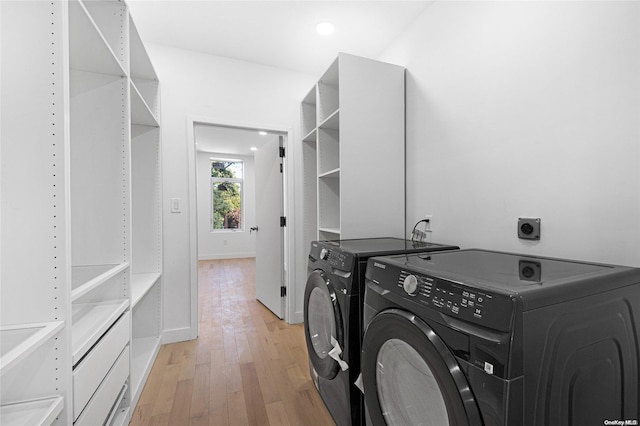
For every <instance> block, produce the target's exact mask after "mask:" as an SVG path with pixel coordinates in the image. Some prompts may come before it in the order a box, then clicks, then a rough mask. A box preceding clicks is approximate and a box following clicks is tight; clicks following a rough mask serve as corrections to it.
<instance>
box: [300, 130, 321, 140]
mask: <svg viewBox="0 0 640 426" xmlns="http://www.w3.org/2000/svg"><path fill="white" fill-rule="evenodd" d="M317 133H318V129H313V130H312V131H310V132H309V133H308V134H307V136H305V137H303V138H302V142H315V141H316V134H317Z"/></svg>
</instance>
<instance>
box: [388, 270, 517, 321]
mask: <svg viewBox="0 0 640 426" xmlns="http://www.w3.org/2000/svg"><path fill="white" fill-rule="evenodd" d="M397 286H398V288H399V289H401V291H402V292H403V293H404V294H405V295H407V296H409V297H410V298H415V299H414V301H415V302H418V303H420V304H423V305H427V306H430V307H433V308H436V309H437V310H439V311H441V312H443V313H445V314H447V315H450V316H454V317H458V318H460V319H462V320H465V321H470V322H474V323H478V324H483V325H486V326H490V327H492V328H497V329H505V328H508V327H509V325H510V322H511V313H512V309H513V304H512V302H511V300H510V298H508V297H506V296H504V295H496V294H492V293H490V292H487V291H484V290H480V289H477V288H472V287H469V286H466V285H463V284H459V283H455V282H453V281H447V280H444V279H441V278H437V277H432V276H428V275H421V274H415V273H411V272H408V271H404V270H402V271H401V272H400V276H399V277H398V284H397Z"/></svg>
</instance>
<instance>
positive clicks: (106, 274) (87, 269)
mask: <svg viewBox="0 0 640 426" xmlns="http://www.w3.org/2000/svg"><path fill="white" fill-rule="evenodd" d="M128 267H129V262H124V263H117V264H107V265H82V266H80V265H79V266H72V267H71V301H74V300H77V299H78V298H80V297H82V296H84V295H85V294H87V293H88V292H90V291H91V290H93V289H95V288H97V287H99V286H101V285H102V284H104V283H105V282H106V281H107V280H109V279H111V278H113V277H115V276H116V275H117V274H119V273H120V272H122V271H124V270H125V269H127V268H128Z"/></svg>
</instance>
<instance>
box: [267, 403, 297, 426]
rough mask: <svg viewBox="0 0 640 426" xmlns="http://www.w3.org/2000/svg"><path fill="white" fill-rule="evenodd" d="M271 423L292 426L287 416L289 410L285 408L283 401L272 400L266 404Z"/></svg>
mask: <svg viewBox="0 0 640 426" xmlns="http://www.w3.org/2000/svg"><path fill="white" fill-rule="evenodd" d="M265 409H266V410H267V416H268V417H269V424H270V425H271V426H292V425H291V423H289V418H288V417H287V411H286V410H285V409H284V404H283V403H282V401H276V402H272V403H270V404H267V405H266V406H265Z"/></svg>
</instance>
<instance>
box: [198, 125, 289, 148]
mask: <svg viewBox="0 0 640 426" xmlns="http://www.w3.org/2000/svg"><path fill="white" fill-rule="evenodd" d="M278 135H279V133H277V132H268V133H267V134H266V135H261V134H259V133H258V130H256V129H244V128H238V127H223V126H213V125H208V124H196V126H195V139H196V150H197V151H201V152H211V153H219V154H228V155H245V156H253V155H254V151H252V150H251V147H256V148H258V149H260V147H262V145H264V144H265V143H266V142H269V141H272V140H274V138H277V137H278Z"/></svg>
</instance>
